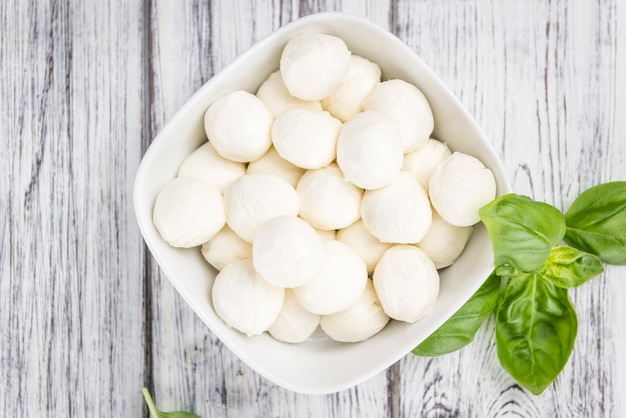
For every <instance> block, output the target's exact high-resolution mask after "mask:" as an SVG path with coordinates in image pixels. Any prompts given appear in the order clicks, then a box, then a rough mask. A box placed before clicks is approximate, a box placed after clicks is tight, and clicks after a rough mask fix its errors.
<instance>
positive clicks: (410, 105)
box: [363, 80, 435, 153]
mask: <svg viewBox="0 0 626 418" xmlns="http://www.w3.org/2000/svg"><path fill="white" fill-rule="evenodd" d="M363 110H366V111H367V110H377V111H379V112H383V113H385V114H386V115H387V116H389V117H391V118H392V119H394V120H396V121H398V123H399V124H400V132H401V137H402V143H403V145H404V152H405V153H407V152H411V151H415V150H416V149H418V148H419V147H420V146H422V145H424V144H425V143H426V141H428V138H429V137H430V134H431V133H432V132H433V128H434V126H435V120H434V118H433V112H432V110H431V108H430V104H428V100H426V97H425V96H424V94H423V93H422V92H421V91H420V90H419V89H418V88H417V87H415V86H414V85H413V84H410V83H407V82H406V81H403V80H388V81H384V82H382V83H379V84H377V85H376V86H375V87H374V88H373V89H372V91H371V92H370V94H369V95H368V96H367V98H365V100H364V101H363Z"/></svg>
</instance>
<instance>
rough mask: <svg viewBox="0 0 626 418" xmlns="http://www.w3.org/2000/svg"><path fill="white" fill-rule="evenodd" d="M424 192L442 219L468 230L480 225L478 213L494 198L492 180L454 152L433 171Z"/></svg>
mask: <svg viewBox="0 0 626 418" xmlns="http://www.w3.org/2000/svg"><path fill="white" fill-rule="evenodd" d="M428 192H429V195H430V200H431V202H432V204H433V207H434V208H435V209H436V210H437V212H439V215H441V217H442V218H443V219H445V220H446V221H447V222H448V223H451V224H452V225H456V226H469V225H474V224H475V223H478V222H479V221H480V216H479V215H478V210H479V209H480V208H481V207H483V206H484V205H486V204H487V203H489V202H491V201H492V200H493V199H494V198H495V197H496V180H495V179H494V177H493V173H492V172H491V170H489V169H488V168H486V167H485V166H484V165H483V163H481V162H480V161H479V160H478V159H476V158H474V157H472V156H470V155H467V154H463V153H460V152H455V153H453V154H452V155H451V156H449V157H448V158H446V159H445V160H444V161H442V162H441V163H440V164H439V165H438V166H437V168H436V169H435V171H433V174H432V175H431V176H430V180H429V185H428Z"/></svg>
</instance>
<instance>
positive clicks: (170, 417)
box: [141, 387, 201, 418]
mask: <svg viewBox="0 0 626 418" xmlns="http://www.w3.org/2000/svg"><path fill="white" fill-rule="evenodd" d="M141 391H142V392H143V397H144V399H145V400H146V404H147V405H148V409H149V410H150V418H201V417H200V416H199V415H196V414H193V413H191V412H186V411H173V412H163V411H159V410H158V409H157V408H156V406H154V401H153V400H152V396H150V391H148V388H145V387H144V388H142V389H141Z"/></svg>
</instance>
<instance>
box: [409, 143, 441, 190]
mask: <svg viewBox="0 0 626 418" xmlns="http://www.w3.org/2000/svg"><path fill="white" fill-rule="evenodd" d="M451 154H452V152H450V148H448V146H447V145H446V144H444V143H443V142H441V141H438V140H436V139H433V138H430V139H429V140H428V141H426V143H425V144H424V145H422V146H421V147H419V148H418V149H416V150H415V151H413V152H410V153H408V154H405V155H404V164H403V165H402V169H403V170H404V171H408V172H409V173H411V174H413V177H415V178H416V179H417V181H419V182H420V184H421V185H422V187H423V188H424V190H426V191H428V180H429V179H430V175H431V174H432V173H433V171H435V168H436V167H437V165H438V164H439V163H440V162H442V161H443V160H445V159H446V158H448V157H449V156H450V155H451Z"/></svg>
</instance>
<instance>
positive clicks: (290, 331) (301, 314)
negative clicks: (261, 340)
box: [267, 289, 320, 343]
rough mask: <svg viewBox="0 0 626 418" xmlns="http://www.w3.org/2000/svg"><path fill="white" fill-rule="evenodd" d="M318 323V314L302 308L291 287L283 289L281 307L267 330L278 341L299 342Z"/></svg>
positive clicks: (305, 337)
mask: <svg viewBox="0 0 626 418" xmlns="http://www.w3.org/2000/svg"><path fill="white" fill-rule="evenodd" d="M319 323H320V316H319V315H317V314H314V313H312V312H309V311H307V310H306V309H304V308H303V307H302V305H300V302H298V298H297V297H296V294H295V293H294V291H293V290H292V289H285V301H284V302H283V307H282V308H281V310H280V313H279V314H278V318H276V320H275V321H274V323H273V324H272V326H271V327H270V328H269V329H268V330H267V331H268V332H269V333H270V335H271V336H272V337H274V338H276V339H277V340H279V341H284V342H286V343H301V342H303V341H304V340H306V339H307V338H309V337H310V336H311V334H313V332H314V331H315V330H316V329H317V326H318V325H319Z"/></svg>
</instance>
